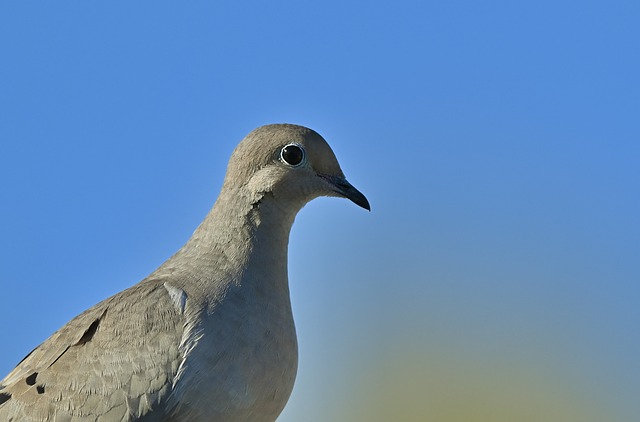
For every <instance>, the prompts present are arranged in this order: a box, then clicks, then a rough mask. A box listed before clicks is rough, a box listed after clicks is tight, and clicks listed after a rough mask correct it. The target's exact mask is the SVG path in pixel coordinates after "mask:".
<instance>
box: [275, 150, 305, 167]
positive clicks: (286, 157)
mask: <svg viewBox="0 0 640 422" xmlns="http://www.w3.org/2000/svg"><path fill="white" fill-rule="evenodd" d="M280 159H281V160H282V161H284V162H285V163H286V164H289V165H290V166H293V167H297V166H299V165H300V164H302V162H303V161H304V149H302V147H301V146H300V145H297V144H289V145H286V146H284V147H283V148H282V151H280Z"/></svg>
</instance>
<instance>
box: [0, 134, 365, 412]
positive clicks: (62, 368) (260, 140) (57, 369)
mask: <svg viewBox="0 0 640 422" xmlns="http://www.w3.org/2000/svg"><path fill="white" fill-rule="evenodd" d="M320 196H334V197H343V198H347V199H349V200H351V201H352V202H353V203H355V204H356V205H358V206H360V207H362V208H364V209H366V210H369V211H370V210H371V208H370V205H369V201H368V200H367V198H366V197H365V196H364V195H363V194H362V193H361V192H360V191H359V190H357V189H356V188H355V187H354V186H353V185H352V184H350V183H349V182H348V181H347V179H346V178H345V176H344V173H343V172H342V170H341V168H340V165H339V163H338V160H337V159H336V156H335V154H334V153H333V151H332V149H331V147H330V146H329V144H328V143H327V142H326V141H325V140H324V139H323V138H322V136H320V135H319V134H318V133H317V132H315V131H313V130H312V129H309V128H306V127H303V126H298V125H293V124H270V125H266V126H261V127H259V128H257V129H255V130H253V131H252V132H250V133H249V134H248V135H247V136H246V137H245V138H244V139H243V140H242V141H241V142H240V143H239V144H238V146H237V147H236V148H235V149H234V151H233V153H232V154H231V158H230V159H229V163H228V166H227V172H226V175H225V177H224V181H223V184H222V188H221V190H220V193H219V196H218V198H217V200H216V201H215V203H214V205H213V207H212V208H211V210H210V211H209V213H208V214H207V215H206V217H205V218H204V220H203V221H202V223H201V224H200V225H199V226H198V227H197V228H196V230H195V231H194V232H193V234H192V236H191V238H189V240H188V241H187V242H186V243H185V244H184V246H182V247H181V248H180V249H179V250H178V251H177V252H176V253H175V254H174V255H172V256H171V257H170V258H169V259H168V260H167V261H166V262H164V263H163V264H162V265H161V266H160V267H158V268H157V269H156V270H155V271H153V272H152V273H151V274H150V275H149V276H147V277H146V278H145V279H143V280H142V281H140V282H139V283H137V284H135V285H133V286H131V287H129V288H127V289H125V290H123V291H121V292H120V293H117V294H115V295H113V296H111V297H109V298H107V299H105V300H104V301H102V302H100V303H98V304H96V305H94V306H93V307H91V308H89V309H87V310H86V311H84V312H82V313H81V314H80V315H78V316H76V317H75V318H73V319H72V320H71V321H69V322H68V323H67V324H66V325H64V326H63V327H62V328H60V329H59V330H58V331H56V332H55V333H54V334H52V335H51V336H50V337H49V338H48V339H46V340H45V341H44V342H43V343H42V344H40V345H39V346H37V347H36V348H35V349H34V350H33V351H31V352H30V353H29V354H28V355H27V356H26V357H25V358H24V359H23V360H22V361H21V362H20V363H18V365H17V366H16V367H15V368H14V369H13V370H12V371H11V372H10V373H9V374H8V375H7V376H6V377H5V378H4V379H3V380H2V381H0V421H3V422H12V421H15V422H18V421H19V422H44V421H53V422H71V421H83V422H84V421H94V422H115V421H118V422H130V421H144V422H156V421H174V422H178V421H180V422H200V421H214V422H217V421H224V422H240V421H243V422H271V421H275V420H276V418H277V417H278V415H279V414H280V413H281V411H282V410H283V408H284V406H285V405H286V403H287V401H288V399H289V396H290V394H291V391H292V389H293V385H294V381H295V377H296V372H297V365H298V346H297V339H296V330H295V326H294V320H293V316H292V311H291V301H290V294H289V281H288V271H287V255H288V242H289V234H290V231H291V227H292V224H293V222H294V219H295V217H296V215H297V213H298V212H299V211H300V209H301V208H302V207H303V206H304V205H305V204H306V203H308V202H309V201H311V200H312V199H314V198H317V197H320Z"/></svg>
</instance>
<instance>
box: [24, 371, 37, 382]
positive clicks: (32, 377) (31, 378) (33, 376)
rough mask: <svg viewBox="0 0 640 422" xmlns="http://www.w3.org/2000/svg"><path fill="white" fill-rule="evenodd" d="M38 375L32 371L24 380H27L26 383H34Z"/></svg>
mask: <svg viewBox="0 0 640 422" xmlns="http://www.w3.org/2000/svg"><path fill="white" fill-rule="evenodd" d="M37 377H38V373H37V372H34V373H33V374H31V375H29V376H28V377H27V378H26V379H25V381H26V382H27V385H34V384H35V383H36V378H37Z"/></svg>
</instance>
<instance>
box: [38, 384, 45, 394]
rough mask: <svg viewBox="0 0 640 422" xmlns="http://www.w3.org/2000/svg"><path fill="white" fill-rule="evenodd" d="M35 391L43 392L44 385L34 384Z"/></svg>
mask: <svg viewBox="0 0 640 422" xmlns="http://www.w3.org/2000/svg"><path fill="white" fill-rule="evenodd" d="M36 391H37V392H38V394H44V385H36Z"/></svg>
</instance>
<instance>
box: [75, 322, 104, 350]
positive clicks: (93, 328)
mask: <svg viewBox="0 0 640 422" xmlns="http://www.w3.org/2000/svg"><path fill="white" fill-rule="evenodd" d="M98 325H100V318H98V319H96V320H95V321H93V322H92V323H91V325H90V326H89V328H87V330H86V331H85V332H84V334H82V337H80V340H78V342H77V343H76V346H81V345H83V344H86V343H88V342H90V341H91V339H92V338H93V335H94V334H95V333H96V331H98Z"/></svg>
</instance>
